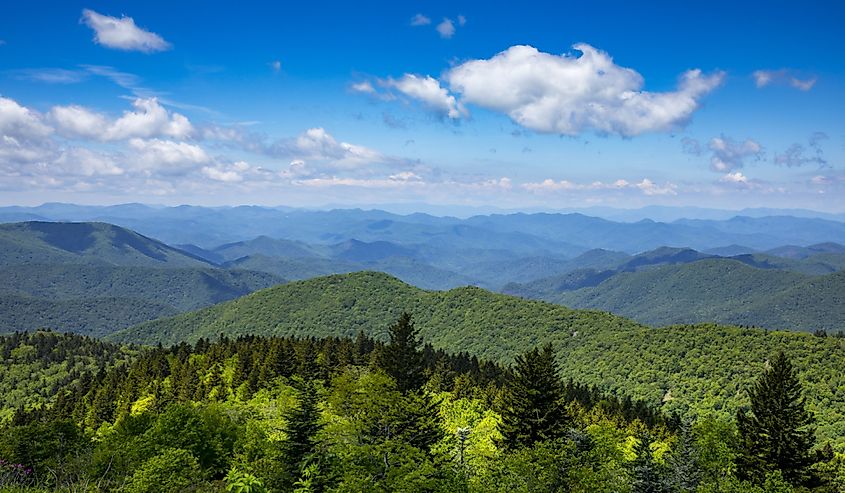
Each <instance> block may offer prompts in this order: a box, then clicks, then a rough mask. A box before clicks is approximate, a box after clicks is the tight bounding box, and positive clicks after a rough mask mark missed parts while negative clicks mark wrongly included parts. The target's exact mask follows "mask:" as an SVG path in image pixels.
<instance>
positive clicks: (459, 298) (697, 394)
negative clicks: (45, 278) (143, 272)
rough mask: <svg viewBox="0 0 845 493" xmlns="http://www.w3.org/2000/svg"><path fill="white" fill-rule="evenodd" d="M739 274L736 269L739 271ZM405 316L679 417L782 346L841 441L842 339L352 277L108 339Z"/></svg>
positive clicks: (285, 329)
mask: <svg viewBox="0 0 845 493" xmlns="http://www.w3.org/2000/svg"><path fill="white" fill-rule="evenodd" d="M743 267H744V266H743ZM403 310H407V311H409V312H411V313H413V314H414V318H415V320H416V322H417V325H418V327H419V328H420V331H421V335H422V336H423V337H424V338H425V340H426V341H430V342H431V343H432V344H433V345H434V347H436V348H442V349H445V350H447V351H450V352H457V351H469V352H471V353H472V354H475V355H478V356H479V357H483V358H487V359H491V360H494V361H499V362H505V363H508V362H510V361H512V359H513V358H514V356H516V355H517V354H518V353H520V352H521V351H524V350H526V349H527V348H531V347H534V346H536V345H537V344H541V343H544V342H553V343H554V344H555V346H556V348H557V351H558V356H559V362H560V365H561V372H562V375H563V376H564V377H566V378H574V379H575V380H577V381H580V382H583V383H587V384H595V385H599V386H600V387H601V388H604V389H606V390H609V391H612V392H617V393H620V394H623V395H629V396H632V397H636V398H641V399H645V400H646V401H647V402H651V403H654V404H660V405H662V407H663V408H664V409H665V410H666V411H678V412H680V413H683V414H700V413H710V412H713V413H717V414H723V415H732V414H733V412H734V411H735V410H736V407H737V406H738V405H741V404H743V403H744V401H743V399H744V397H743V396H744V393H743V392H741V389H743V388H744V387H745V386H746V385H748V383H749V382H750V381H751V380H752V379H753V378H754V377H755V376H756V375H757V374H759V372H760V371H761V369H762V368H763V367H764V365H765V364H766V361H767V359H768V358H769V357H771V356H772V355H773V354H774V353H776V352H777V351H779V350H784V351H786V352H787V353H788V354H789V355H790V356H791V357H792V358H793V361H794V362H795V363H796V365H797V366H798V368H799V369H800V371H801V373H802V378H803V380H804V384H805V386H806V387H807V388H808V389H809V390H808V397H809V402H810V405H811V407H812V408H813V409H814V410H815V411H816V412H817V414H818V418H819V435H820V436H821V437H828V438H833V437H836V438H837V439H840V440H841V439H842V437H845V390H843V389H845V376H843V375H842V372H841V368H843V366H845V340H843V339H838V338H832V337H830V338H821V337H814V336H811V335H809V334H802V333H791V332H769V333H767V332H764V331H762V330H757V329H741V328H738V327H723V326H713V325H698V326H677V327H667V328H660V329H652V328H649V327H646V326H643V325H640V324H637V323H636V322H633V321H630V320H628V319H625V318H621V317H618V316H615V315H611V314H609V313H604V312H597V311H583V310H572V309H569V308H566V307H563V306H559V305H553V304H549V303H544V302H538V301H529V300H522V299H519V298H514V297H510V296H505V295H499V294H494V293H491V292H488V291H485V290H482V289H479V288H459V289H454V290H451V291H446V292H433V291H424V290H421V289H417V288H414V287H412V286H409V285H407V284H404V283H402V282H401V281H399V280H397V279H395V278H392V277H390V276H387V275H385V274H380V273H373V272H359V273H353V274H346V275H335V276H329V277H323V278H317V279H312V280H308V281H300V282H295V283H291V284H288V285H284V286H278V287H274V288H270V289H266V290H262V291H258V292H256V293H253V294H251V295H248V296H245V297H243V298H239V299H237V300H233V301H230V302H226V303H223V304H220V305H216V306H213V307H209V308H206V309H203V310H200V311H197V312H194V313H188V314H182V315H177V316H175V317H172V318H169V319H163V320H157V321H153V322H149V323H145V324H142V325H139V326H137V327H133V328H130V329H128V330H126V331H122V332H119V333H117V334H114V335H113V336H112V339H113V340H117V341H132V342H143V343H156V342H162V343H164V344H171V343H175V342H179V341H189V342H192V341H196V340H198V339H199V338H204V337H211V338H214V337H216V336H217V335H218V334H221V333H225V334H227V335H229V336H234V335H238V334H260V335H285V336H318V337H320V336H330V335H333V336H354V335H355V334H357V333H358V332H359V331H364V332H365V333H367V334H371V335H373V336H375V337H381V338H384V336H385V333H384V330H385V328H386V327H387V326H388V325H389V324H390V323H391V321H392V320H395V319H396V317H397V316H398V315H399V314H400V312H402V311H403Z"/></svg>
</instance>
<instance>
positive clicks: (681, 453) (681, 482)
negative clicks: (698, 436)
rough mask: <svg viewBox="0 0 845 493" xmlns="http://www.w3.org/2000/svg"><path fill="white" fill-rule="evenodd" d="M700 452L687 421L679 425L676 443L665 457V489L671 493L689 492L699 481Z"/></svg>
mask: <svg viewBox="0 0 845 493" xmlns="http://www.w3.org/2000/svg"><path fill="white" fill-rule="evenodd" d="M700 457H701V454H700V453H699V450H698V446H697V444H696V443H695V436H694V435H693V434H692V432H691V430H690V426H689V424H688V423H684V424H683V425H682V426H681V430H680V434H679V436H678V443H677V444H676V445H675V448H674V449H673V450H672V451H671V452H670V453H669V456H668V457H667V458H666V466H667V468H668V471H667V474H666V485H667V487H668V488H667V489H668V490H669V491H671V492H672V493H688V492H689V493H691V492H694V491H696V489H697V488H698V485H699V484H700V483H701V476H702V471H701V466H700V464H699V460H700Z"/></svg>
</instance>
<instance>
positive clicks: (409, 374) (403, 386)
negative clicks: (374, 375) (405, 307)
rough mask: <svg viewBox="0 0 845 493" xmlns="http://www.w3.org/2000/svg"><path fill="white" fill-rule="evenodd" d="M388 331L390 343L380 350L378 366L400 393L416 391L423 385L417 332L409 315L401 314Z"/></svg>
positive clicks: (422, 365) (422, 370) (422, 369)
mask: <svg viewBox="0 0 845 493" xmlns="http://www.w3.org/2000/svg"><path fill="white" fill-rule="evenodd" d="M389 331H390V334H389V335H390V343H388V344H387V345H385V346H384V347H383V348H382V350H381V353H380V356H379V359H378V366H379V367H380V368H381V369H383V370H384V371H385V372H386V373H387V374H388V375H390V376H391V377H392V378H393V379H394V380H395V381H396V386H397V388H398V389H399V391H400V392H402V393H407V392H409V391H412V390H418V389H419V388H420V387H422V385H423V384H424V383H425V364H424V363H423V355H422V351H421V350H420V346H421V345H422V340H421V339H420V338H419V330H418V329H417V328H416V327H415V326H414V323H413V322H412V321H411V315H410V314H408V313H403V314H402V315H401V316H400V317H399V320H398V321H397V322H396V323H395V324H393V325H392V326H390V328H389Z"/></svg>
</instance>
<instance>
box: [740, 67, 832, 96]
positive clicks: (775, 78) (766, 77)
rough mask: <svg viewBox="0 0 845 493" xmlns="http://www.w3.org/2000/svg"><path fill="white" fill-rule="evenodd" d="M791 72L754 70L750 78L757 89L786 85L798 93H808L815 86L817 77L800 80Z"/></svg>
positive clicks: (787, 70)
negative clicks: (772, 85) (773, 85)
mask: <svg viewBox="0 0 845 493" xmlns="http://www.w3.org/2000/svg"><path fill="white" fill-rule="evenodd" d="M792 74H793V71H792V70H789V69H780V70H755V71H754V73H752V74H751V76H752V77H753V78H754V84H755V85H756V86H757V87H758V88H761V87H766V86H768V85H771V84H786V85H789V86H791V87H794V88H795V89H798V90H799V91H809V90H810V89H812V88H813V86H815V85H816V82H817V81H818V78H817V77H811V78H809V79H800V78H798V77H796V76H795V75H792Z"/></svg>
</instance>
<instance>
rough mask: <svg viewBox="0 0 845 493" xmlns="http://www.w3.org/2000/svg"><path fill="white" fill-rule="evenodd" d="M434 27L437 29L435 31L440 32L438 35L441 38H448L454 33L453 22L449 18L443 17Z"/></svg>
mask: <svg viewBox="0 0 845 493" xmlns="http://www.w3.org/2000/svg"><path fill="white" fill-rule="evenodd" d="M435 29H437V32H438V33H440V37H441V38H443V39H449V38H451V37H452V36H454V35H455V23H454V22H452V19H449V18H445V17H444V18H443V22H441V23H440V24H438V25H437V27H436V28H435Z"/></svg>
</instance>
